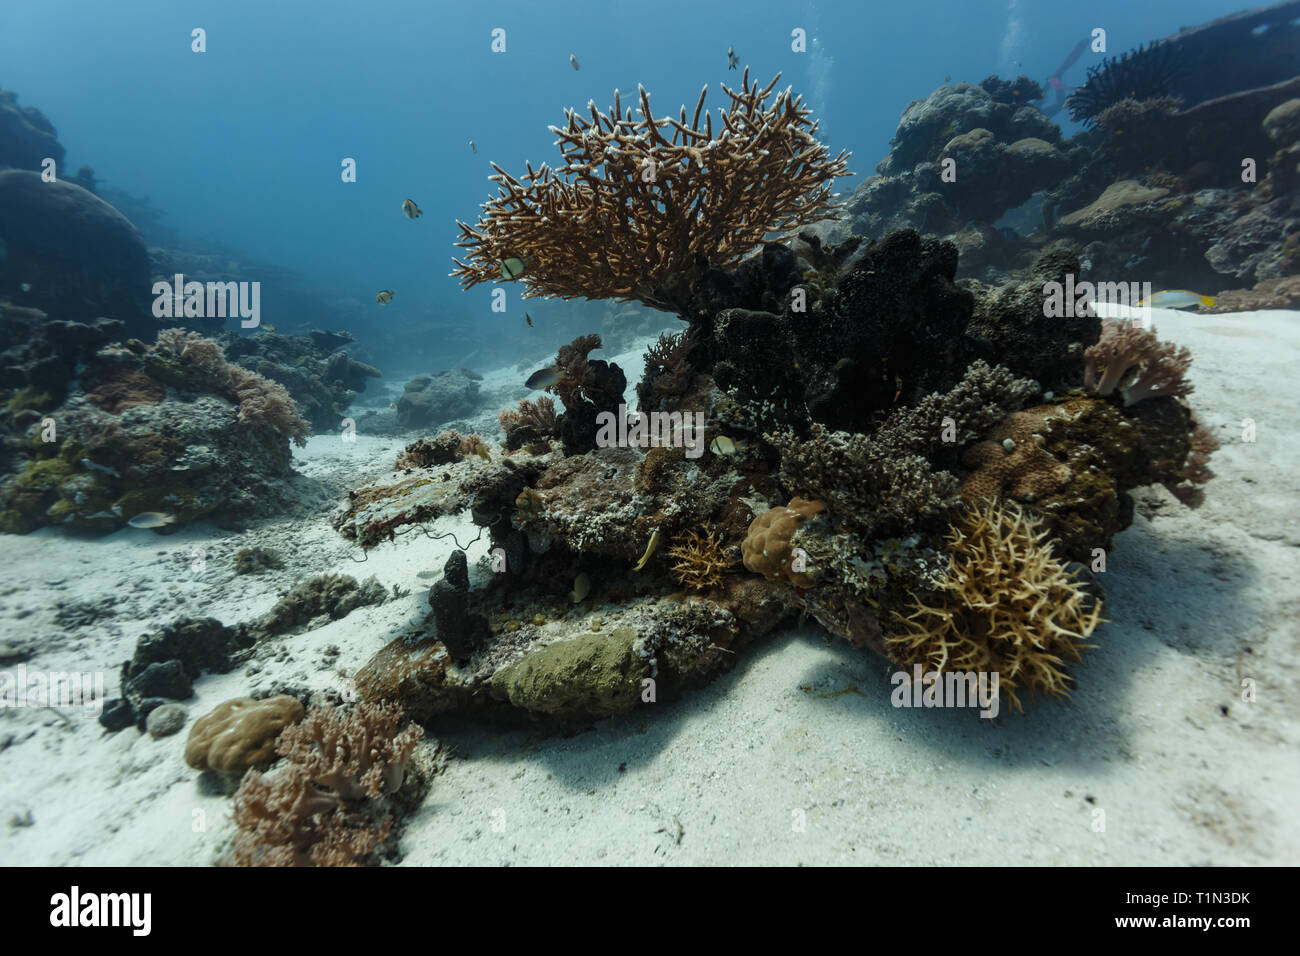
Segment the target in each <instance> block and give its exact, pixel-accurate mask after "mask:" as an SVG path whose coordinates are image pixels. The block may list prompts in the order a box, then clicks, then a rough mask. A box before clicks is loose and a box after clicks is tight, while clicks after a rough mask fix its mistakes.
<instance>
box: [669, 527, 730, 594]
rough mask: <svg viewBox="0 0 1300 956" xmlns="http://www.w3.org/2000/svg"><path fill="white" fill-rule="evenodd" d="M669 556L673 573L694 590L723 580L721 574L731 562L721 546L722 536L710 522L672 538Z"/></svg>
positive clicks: (679, 580) (685, 585)
mask: <svg viewBox="0 0 1300 956" xmlns="http://www.w3.org/2000/svg"><path fill="white" fill-rule="evenodd" d="M668 556H669V557H670V558H674V559H675V562H674V564H673V567H672V572H673V577H675V578H676V579H677V582H678V583H679V584H681V585H682V586H684V587H688V588H690V589H691V590H693V591H707V590H709V588H712V587H716V586H717V585H719V584H721V583H722V575H723V573H724V572H726V570H727V568H729V567H730V566H731V562H730V561H728V560H727V556H726V553H725V552H724V551H723V548H722V537H721V536H720V535H719V534H718V533H717V532H716V531H715V530H714V529H713V528H712V527H710V526H709V525H707V524H706V525H705V526H704V527H703V529H701V530H700V531H696V530H694V529H692V530H690V531H686V532H683V533H682V534H679V535H677V536H676V537H675V538H673V546H672V547H671V548H669V549H668Z"/></svg>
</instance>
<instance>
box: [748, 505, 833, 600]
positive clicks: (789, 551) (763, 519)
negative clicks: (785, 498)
mask: <svg viewBox="0 0 1300 956" xmlns="http://www.w3.org/2000/svg"><path fill="white" fill-rule="evenodd" d="M825 507H826V506H825V505H823V504H822V503H821V502H820V501H805V500H804V499H803V498H791V499H790V504H788V505H786V506H784V507H777V508H772V509H770V510H769V511H765V512H764V513H763V514H761V515H759V516H758V517H757V518H755V519H754V520H753V522H752V523H751V524H750V526H749V533H748V534H747V535H745V540H744V542H743V543H742V544H741V546H740V551H741V554H742V555H743V556H744V560H745V567H746V568H748V569H749V570H750V571H754V572H756V573H758V574H761V575H763V576H764V577H765V578H769V579H771V580H781V581H786V582H788V583H790V584H793V585H794V586H795V587H800V588H808V587H812V585H813V583H814V581H813V578H812V576H811V575H809V574H807V573H806V572H803V571H795V570H794V569H793V567H792V566H791V565H792V562H793V557H794V546H793V545H792V544H791V543H790V539H791V538H792V537H794V533H795V532H796V531H798V530H799V529H800V528H801V527H802V526H803V524H804V522H805V521H807V520H809V519H810V518H814V517H816V516H817V515H818V514H820V513H821V512H822V511H823V510H824V509H825Z"/></svg>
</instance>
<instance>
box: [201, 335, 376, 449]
mask: <svg viewBox="0 0 1300 956" xmlns="http://www.w3.org/2000/svg"><path fill="white" fill-rule="evenodd" d="M217 340H218V342H219V343H220V344H221V346H222V348H223V349H224V351H225V354H226V358H227V359H228V360H229V361H231V362H234V363H235V364H237V365H240V366H242V367H243V368H246V369H248V370H249V371H250V372H253V373H256V374H257V375H260V376H261V377H262V378H265V379H268V380H270V381H272V382H276V383H278V384H280V385H282V386H284V388H285V389H286V390H287V391H288V393H289V396H290V397H291V398H292V399H293V401H294V404H296V405H297V406H298V411H299V413H300V414H301V415H302V417H303V418H305V419H306V420H307V421H308V422H309V423H310V425H311V427H312V428H314V429H318V430H321V431H331V430H334V429H336V428H338V426H339V421H340V420H341V419H342V417H343V414H344V412H345V411H346V410H347V408H348V406H349V405H351V404H352V401H353V399H355V398H356V396H357V395H358V394H360V393H361V392H364V391H365V390H366V380H367V379H371V378H378V377H380V375H381V373H380V371H379V369H377V368H375V367H374V366H372V365H367V364H366V363H365V362H359V361H357V360H356V359H353V358H351V357H350V356H349V354H348V353H347V352H346V351H343V350H341V348H340V346H341V345H343V344H346V343H347V342H349V341H351V336H350V335H346V334H339V333H318V334H316V335H310V336H287V335H281V334H279V333H277V332H266V331H261V332H259V333H258V334H256V335H244V336H240V335H235V334H234V333H231V332H227V333H224V334H222V335H220V336H219V337H218V339H217Z"/></svg>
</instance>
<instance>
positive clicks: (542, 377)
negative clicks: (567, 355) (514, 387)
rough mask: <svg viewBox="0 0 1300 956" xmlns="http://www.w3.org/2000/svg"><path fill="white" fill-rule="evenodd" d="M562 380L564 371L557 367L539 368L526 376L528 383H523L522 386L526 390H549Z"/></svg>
mask: <svg viewBox="0 0 1300 956" xmlns="http://www.w3.org/2000/svg"><path fill="white" fill-rule="evenodd" d="M563 378H564V369H562V368H560V366H558V365H548V366H546V368H539V369H538V370H537V371H536V372H534V373H533V374H532V375H530V376H528V381H526V382H524V386H525V387H527V388H549V387H550V386H552V385H554V384H555V383H556V382H559V381H561V380H562V379H563Z"/></svg>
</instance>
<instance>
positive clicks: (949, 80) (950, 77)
mask: <svg viewBox="0 0 1300 956" xmlns="http://www.w3.org/2000/svg"><path fill="white" fill-rule="evenodd" d="M943 81H944V82H945V83H951V82H952V74H951V73H949V74H948V75H947V76H945V77H944V78H943Z"/></svg>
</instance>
